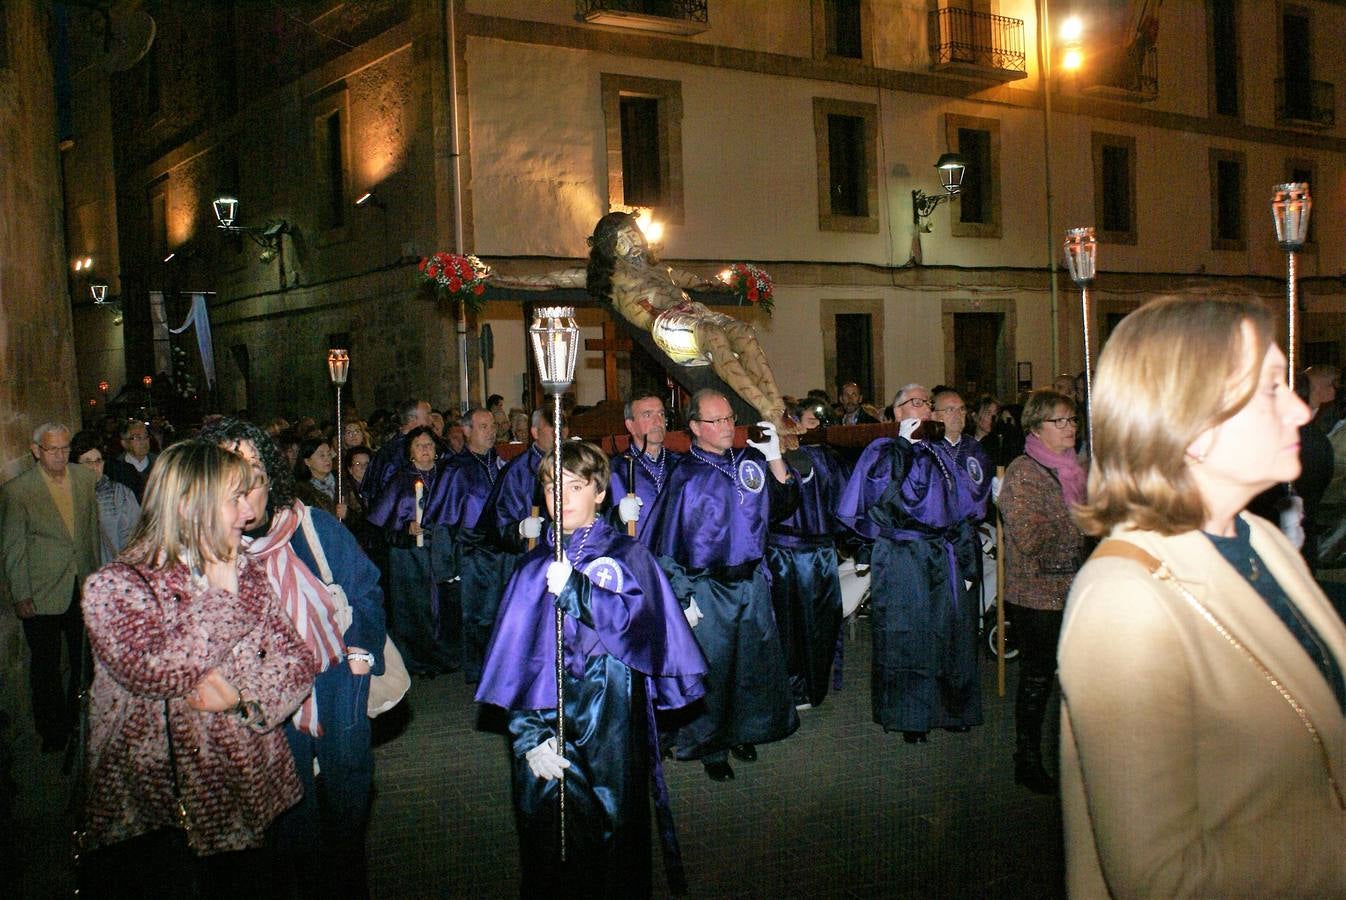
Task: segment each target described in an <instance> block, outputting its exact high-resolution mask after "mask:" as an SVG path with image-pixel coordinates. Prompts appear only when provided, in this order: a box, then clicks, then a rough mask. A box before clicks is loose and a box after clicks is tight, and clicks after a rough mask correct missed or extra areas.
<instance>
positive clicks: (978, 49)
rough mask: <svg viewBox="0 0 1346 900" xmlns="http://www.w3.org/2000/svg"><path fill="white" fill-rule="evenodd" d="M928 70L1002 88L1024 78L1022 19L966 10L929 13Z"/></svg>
mask: <svg viewBox="0 0 1346 900" xmlns="http://www.w3.org/2000/svg"><path fill="white" fill-rule="evenodd" d="M929 40H930V68H931V69H932V70H934V71H936V72H947V73H949V74H953V75H962V76H965V77H968V78H974V79H976V80H978V81H987V82H994V83H1000V84H1003V83H1004V82H1007V81H1017V80H1018V79H1020V78H1027V77H1028V67H1027V62H1026V57H1025V55H1024V23H1023V19H1011V18H1008V17H1006V16H993V15H991V14H990V13H980V12H972V11H971V10H966V9H953V8H949V7H946V8H944V9H932V10H931V11H930V18H929Z"/></svg>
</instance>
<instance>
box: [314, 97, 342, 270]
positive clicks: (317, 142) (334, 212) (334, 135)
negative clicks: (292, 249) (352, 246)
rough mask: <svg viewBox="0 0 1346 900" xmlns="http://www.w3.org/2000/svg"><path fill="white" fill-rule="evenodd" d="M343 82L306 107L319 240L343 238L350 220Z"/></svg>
mask: <svg viewBox="0 0 1346 900" xmlns="http://www.w3.org/2000/svg"><path fill="white" fill-rule="evenodd" d="M348 102H349V101H348V97H347V91H346V86H345V85H344V84H343V83H338V84H337V85H336V86H335V87H334V88H333V89H332V90H330V91H328V92H327V93H325V94H323V95H321V96H319V97H317V98H315V99H314V100H313V101H312V102H311V104H310V107H309V115H310V116H311V117H312V118H311V121H312V123H313V126H312V131H311V132H310V138H309V139H310V141H311V142H312V143H311V144H310V148H311V152H312V154H313V156H312V160H313V161H312V163H311V167H310V170H309V171H310V172H311V173H312V174H311V175H310V178H311V179H312V181H311V182H310V184H311V185H312V191H313V193H312V194H311V195H310V196H311V198H312V200H311V202H312V204H313V209H314V210H315V211H316V212H317V217H318V230H319V231H320V232H323V234H322V235H321V236H320V237H319V241H320V243H322V244H331V243H335V242H338V241H343V240H345V239H346V238H347V237H348V236H349V235H348V234H347V233H346V226H347V225H348V224H349V221H350V204H351V199H350V178H349V174H348V173H349V172H350V160H349V159H348V155H349V153H350V142H349V141H348V140H347V138H346V127H347V125H348V124H349V123H350V118H349V117H350V113H349V112H348Z"/></svg>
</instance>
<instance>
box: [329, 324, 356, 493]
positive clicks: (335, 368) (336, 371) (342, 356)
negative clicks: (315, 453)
mask: <svg viewBox="0 0 1346 900" xmlns="http://www.w3.org/2000/svg"><path fill="white" fill-rule="evenodd" d="M350 368H351V355H350V352H349V351H347V350H343V349H339V348H336V347H334V348H332V349H331V350H328V351H327V374H328V377H330V378H331V379H332V384H334V385H336V433H337V446H336V501H337V502H338V503H344V502H345V501H346V495H345V494H344V493H342V490H341V480H342V477H343V475H344V474H345V472H344V469H345V465H344V463H343V461H342V459H343V457H344V455H345V453H344V451H345V449H346V431H345V429H344V428H343V427H342V425H341V386H342V385H344V384H345V383H346V376H347V375H348V374H349V373H350Z"/></svg>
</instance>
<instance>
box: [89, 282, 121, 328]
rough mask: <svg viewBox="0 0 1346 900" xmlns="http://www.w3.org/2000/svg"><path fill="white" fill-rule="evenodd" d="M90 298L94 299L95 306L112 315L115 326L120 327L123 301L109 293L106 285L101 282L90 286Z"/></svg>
mask: <svg viewBox="0 0 1346 900" xmlns="http://www.w3.org/2000/svg"><path fill="white" fill-rule="evenodd" d="M89 296H90V297H93V304H94V306H98V307H101V308H103V309H106V310H108V311H109V312H111V313H112V324H113V325H120V324H121V323H122V304H121V300H119V299H118V298H116V297H114V296H112V295H110V294H109V293H108V287H107V285H106V284H104V283H103V282H101V281H98V282H94V283H92V284H90V285H89Z"/></svg>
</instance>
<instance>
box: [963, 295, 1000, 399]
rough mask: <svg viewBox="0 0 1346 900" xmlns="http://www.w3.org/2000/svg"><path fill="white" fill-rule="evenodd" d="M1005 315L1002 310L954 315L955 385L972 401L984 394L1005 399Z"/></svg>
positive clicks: (964, 397)
mask: <svg viewBox="0 0 1346 900" xmlns="http://www.w3.org/2000/svg"><path fill="white" fill-rule="evenodd" d="M1004 330H1005V315H1004V313H998V312H967V313H964V312H960V313H954V314H953V382H952V384H953V387H954V388H956V389H957V390H958V391H959V393H961V394H962V395H963V399H964V400H965V401H966V402H968V403H971V402H972V401H974V400H975V399H976V398H977V397H978V396H980V395H981V394H994V395H995V396H996V397H998V398H1000V399H1001V400H1002V401H1004V400H1005V398H1006V397H1007V396H1010V395H1009V394H1008V388H1009V385H1008V383H1007V382H1006V381H1005V375H1004V370H1005V365H1006V357H1005V342H1004Z"/></svg>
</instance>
